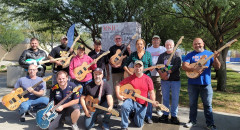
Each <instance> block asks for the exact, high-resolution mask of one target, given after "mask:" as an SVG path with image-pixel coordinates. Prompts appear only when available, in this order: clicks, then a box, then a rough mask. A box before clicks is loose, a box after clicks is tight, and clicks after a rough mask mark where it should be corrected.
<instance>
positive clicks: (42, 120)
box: [36, 85, 82, 129]
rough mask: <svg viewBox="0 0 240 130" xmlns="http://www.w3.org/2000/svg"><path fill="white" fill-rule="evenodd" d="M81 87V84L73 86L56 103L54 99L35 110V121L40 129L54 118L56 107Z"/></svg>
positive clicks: (46, 126)
mask: <svg viewBox="0 0 240 130" xmlns="http://www.w3.org/2000/svg"><path fill="white" fill-rule="evenodd" d="M81 88H82V86H81V85H79V86H77V87H75V88H74V89H73V91H72V92H70V93H69V94H68V95H67V96H66V97H65V98H63V99H62V100H61V101H60V102H59V103H58V104H57V105H55V106H54V101H51V102H50V103H49V104H48V105H47V107H46V108H43V109H41V110H38V111H37V114H36V122H37V125H38V126H39V127H40V128H41V129H47V128H48V127H49V124H50V122H51V121H52V120H54V119H55V118H56V117H57V116H58V113H57V112H56V109H57V108H58V107H59V106H60V105H62V104H63V103H64V102H65V100H66V99H68V98H69V97H70V96H71V95H72V94H73V93H76V92H78V91H79V90H80V89H81Z"/></svg>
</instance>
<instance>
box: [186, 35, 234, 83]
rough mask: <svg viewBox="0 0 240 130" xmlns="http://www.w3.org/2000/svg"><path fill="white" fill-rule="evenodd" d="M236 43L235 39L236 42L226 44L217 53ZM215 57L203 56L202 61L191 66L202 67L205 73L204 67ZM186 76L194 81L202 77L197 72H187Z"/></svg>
mask: <svg viewBox="0 0 240 130" xmlns="http://www.w3.org/2000/svg"><path fill="white" fill-rule="evenodd" d="M236 41H237V39H234V40H232V41H230V42H228V43H226V44H225V45H224V46H222V47H221V48H220V49H219V50H217V52H218V53H219V52H221V51H222V50H223V49H224V48H226V47H230V46H231V45H232V44H233V43H234V42H236ZM213 56H214V54H212V55H211V56H209V57H208V58H207V56H206V55H203V56H202V57H201V58H200V60H198V61H197V62H196V63H192V64H190V66H191V67H196V66H199V67H202V70H201V72H203V71H204V68H203V66H204V65H205V64H206V63H207V62H208V60H210V59H211V58H212V57H213ZM205 58H206V59H205ZM186 75H187V77H188V78H192V79H194V78H197V77H199V76H200V75H201V73H198V72H197V71H186Z"/></svg>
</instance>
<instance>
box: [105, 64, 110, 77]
mask: <svg viewBox="0 0 240 130" xmlns="http://www.w3.org/2000/svg"><path fill="white" fill-rule="evenodd" d="M105 66H106V71H107V81H109V80H110V70H109V66H108V64H105Z"/></svg>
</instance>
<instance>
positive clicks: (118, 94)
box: [115, 84, 125, 101]
mask: <svg viewBox="0 0 240 130" xmlns="http://www.w3.org/2000/svg"><path fill="white" fill-rule="evenodd" d="M115 89H116V96H117V98H118V99H119V100H121V101H123V100H124V99H125V98H124V97H123V96H122V95H120V84H118V85H116V87H115Z"/></svg>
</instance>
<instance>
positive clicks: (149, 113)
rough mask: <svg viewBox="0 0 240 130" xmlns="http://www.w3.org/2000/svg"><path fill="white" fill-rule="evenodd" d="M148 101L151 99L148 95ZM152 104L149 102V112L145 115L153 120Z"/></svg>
mask: <svg viewBox="0 0 240 130" xmlns="http://www.w3.org/2000/svg"><path fill="white" fill-rule="evenodd" d="M148 99H150V97H149V95H148ZM152 109H153V108H152V103H150V102H148V106H147V112H146V115H145V118H150V119H152Z"/></svg>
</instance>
